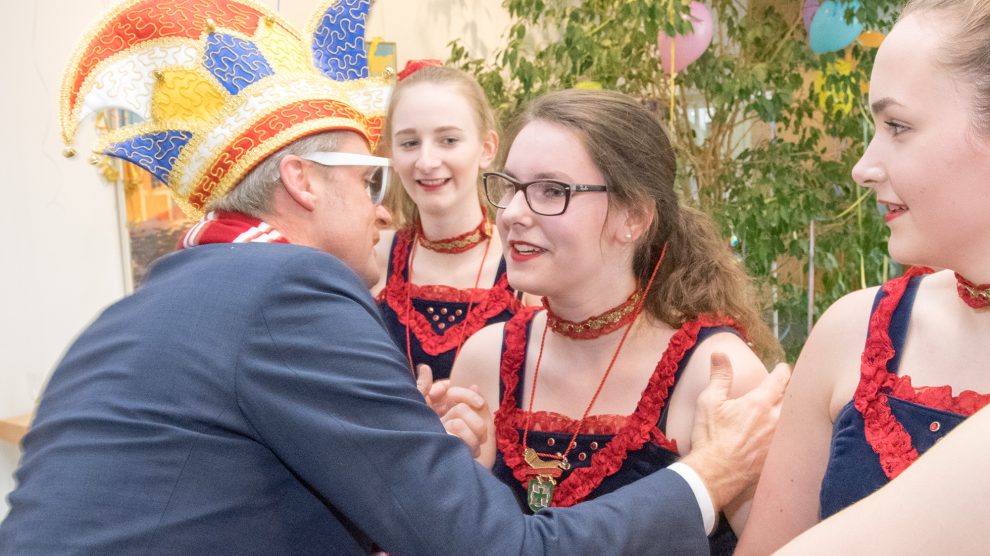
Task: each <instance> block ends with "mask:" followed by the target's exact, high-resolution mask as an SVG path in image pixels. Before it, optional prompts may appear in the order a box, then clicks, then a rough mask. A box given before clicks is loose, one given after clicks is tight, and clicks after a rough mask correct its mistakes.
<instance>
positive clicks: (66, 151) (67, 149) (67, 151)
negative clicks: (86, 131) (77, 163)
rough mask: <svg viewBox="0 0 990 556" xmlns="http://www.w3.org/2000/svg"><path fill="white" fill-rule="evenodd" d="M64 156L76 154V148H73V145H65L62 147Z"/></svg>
mask: <svg viewBox="0 0 990 556" xmlns="http://www.w3.org/2000/svg"><path fill="white" fill-rule="evenodd" d="M62 156H64V157H65V158H72V157H74V156H76V149H73V148H72V147H65V148H64V149H62Z"/></svg>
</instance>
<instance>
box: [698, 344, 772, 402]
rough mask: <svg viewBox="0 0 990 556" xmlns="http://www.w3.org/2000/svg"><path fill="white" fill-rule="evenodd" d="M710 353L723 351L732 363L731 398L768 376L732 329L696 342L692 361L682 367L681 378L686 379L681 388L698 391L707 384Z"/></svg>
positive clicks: (754, 386) (743, 392)
mask: <svg viewBox="0 0 990 556" xmlns="http://www.w3.org/2000/svg"><path fill="white" fill-rule="evenodd" d="M713 353H723V354H725V355H726V357H728V358H729V362H730V363H731V364H732V391H731V392H730V394H729V395H730V396H731V397H733V398H734V397H738V396H741V395H743V394H745V393H746V392H748V391H750V390H752V389H753V388H756V386H757V385H759V384H760V382H761V381H762V380H763V379H764V378H765V377H766V376H767V368H766V366H765V365H764V364H763V362H762V361H760V358H759V357H758V356H757V355H756V353H754V352H753V350H752V348H750V347H749V345H748V344H747V343H746V342H745V340H743V339H742V338H740V337H739V336H737V335H736V334H733V333H732V332H728V331H726V332H718V333H716V334H712V335H711V336H709V337H708V338H706V339H705V340H704V341H703V342H701V343H700V344H698V345H697V347H696V348H695V350H694V353H693V354H692V355H691V360H690V361H688V363H687V367H686V368H685V369H684V375H685V376H684V377H683V378H682V381H687V382H686V383H685V384H682V385H681V386H680V387H681V388H683V387H687V389H688V390H691V391H697V392H699V393H700V392H701V390H702V389H703V388H704V387H705V385H707V384H708V379H709V377H710V375H711V357H712V354H713Z"/></svg>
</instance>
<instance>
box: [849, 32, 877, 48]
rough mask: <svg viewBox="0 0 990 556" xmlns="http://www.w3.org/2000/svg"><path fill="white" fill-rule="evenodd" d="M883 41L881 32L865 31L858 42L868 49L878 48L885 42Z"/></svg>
mask: <svg viewBox="0 0 990 556" xmlns="http://www.w3.org/2000/svg"><path fill="white" fill-rule="evenodd" d="M883 39H884V36H883V33H881V32H880V31H863V32H862V33H861V34H860V35H859V38H858V39H856V40H858V41H859V44H861V45H863V46H865V47H866V48H877V47H879V46H880V43H882V42H883Z"/></svg>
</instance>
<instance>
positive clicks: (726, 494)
mask: <svg viewBox="0 0 990 556" xmlns="http://www.w3.org/2000/svg"><path fill="white" fill-rule="evenodd" d="M680 462H681V463H683V464H685V465H687V466H688V467H690V468H691V470H693V471H694V472H695V474H697V475H698V478H699V479H701V482H702V483H703V484H704V485H705V489H706V490H707V491H708V496H709V497H710V498H711V501H712V505H713V506H714V508H715V513H716V514H717V513H718V512H720V511H721V510H722V508H724V507H725V506H726V504H728V503H729V502H730V501H732V500H733V499H734V498H735V497H736V496H738V495H739V493H740V492H742V491H743V490H744V489H745V488H746V483H745V481H743V480H741V478H740V477H739V475H738V474H737V473H734V472H733V471H732V469H731V468H730V466H729V465H728V464H729V462H727V461H724V460H723V459H722V458H720V457H719V456H718V454H715V453H713V452H709V451H707V450H705V449H704V448H701V449H698V450H694V451H692V452H691V453H690V454H688V455H686V456H684V457H683V458H681V460H680Z"/></svg>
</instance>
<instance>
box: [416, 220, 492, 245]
mask: <svg viewBox="0 0 990 556" xmlns="http://www.w3.org/2000/svg"><path fill="white" fill-rule="evenodd" d="M490 237H492V223H491V222H489V221H488V218H486V217H485V215H484V214H482V216H481V222H480V223H479V224H478V226H477V227H475V228H474V229H473V230H471V231H469V232H467V233H463V234H461V235H459V236H454V237H450V238H445V239H438V240H435V241H434V240H432V239H428V238H427V237H426V234H425V233H424V232H423V223H422V222H421V221H417V222H416V239H417V241H419V244H420V245H422V246H423V247H425V248H427V249H429V250H430V251H436V252H437V253H447V254H455V253H463V252H465V251H467V250H468V249H471V248H472V247H474V246H476V245H478V244H479V243H481V242H482V241H485V240H486V239H488V238H490Z"/></svg>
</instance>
